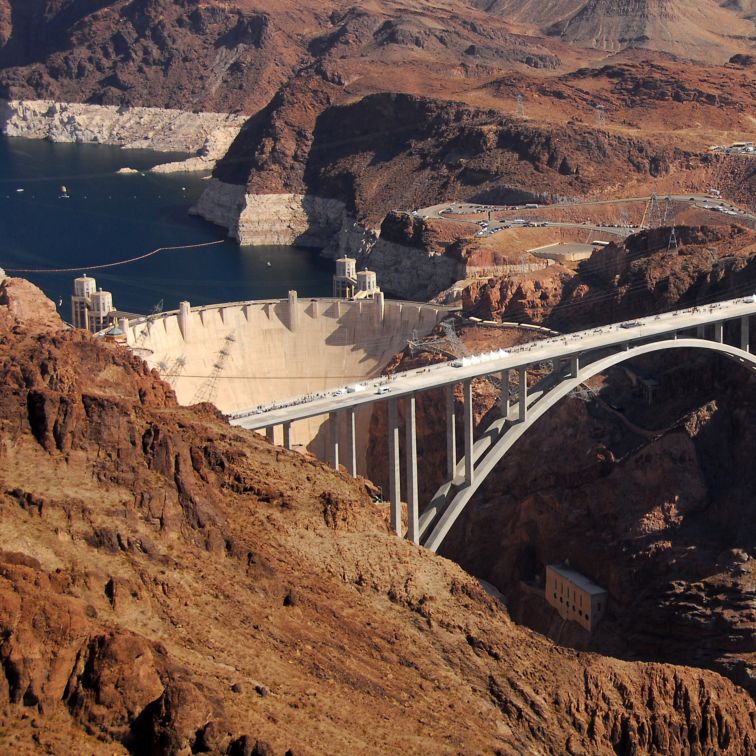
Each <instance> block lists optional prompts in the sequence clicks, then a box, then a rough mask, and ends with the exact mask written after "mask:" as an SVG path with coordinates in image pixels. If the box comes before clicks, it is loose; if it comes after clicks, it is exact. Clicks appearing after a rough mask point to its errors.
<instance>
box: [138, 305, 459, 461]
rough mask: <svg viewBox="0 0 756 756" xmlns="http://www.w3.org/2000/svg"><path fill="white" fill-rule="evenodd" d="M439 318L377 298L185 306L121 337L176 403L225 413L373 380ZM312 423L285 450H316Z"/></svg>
mask: <svg viewBox="0 0 756 756" xmlns="http://www.w3.org/2000/svg"><path fill="white" fill-rule="evenodd" d="M448 314H449V310H448V309H447V308H444V307H440V306H436V305H428V304H419V303H415V302H397V301H387V302H385V303H384V302H383V301H382V300H363V301H356V302H348V301H344V300H336V299H304V300H298V301H297V300H296V298H295V297H294V298H293V300H291V301H287V300H271V301H251V302H235V303H226V304H220V305H213V306H209V307H194V308H189V307H187V306H186V304H184V305H182V309H181V310H178V311H176V312H172V313H165V314H162V315H159V316H157V317H155V318H153V319H142V320H138V321H131V323H130V324H129V327H128V329H127V339H128V344H129V346H131V347H132V349H133V350H134V352H135V354H137V355H138V356H140V357H143V358H144V359H145V360H146V361H147V363H148V364H149V365H150V367H153V368H156V369H157V370H159V372H160V374H161V375H162V376H163V378H164V379H165V380H166V381H168V382H169V383H170V384H171V385H172V386H173V388H174V390H175V391H176V395H177V397H178V400H179V402H180V403H181V404H192V403H194V402H199V401H210V402H212V403H213V404H215V405H216V406H217V407H218V408H219V409H220V410H221V411H222V412H226V413H230V412H236V411H239V410H243V409H248V408H250V407H254V406H256V405H258V404H265V403H269V402H271V401H274V400H276V399H283V398H288V397H291V396H296V395H300V394H306V393H310V392H318V391H323V390H325V389H329V388H333V387H336V386H343V385H346V384H349V383H355V382H357V381H362V380H366V379H369V378H372V377H375V376H378V375H379V374H380V373H381V371H382V370H383V368H384V367H385V366H386V364H387V363H388V362H389V361H390V360H391V358H392V357H393V356H394V355H395V354H396V353H397V352H399V351H401V350H402V349H403V348H404V347H405V346H406V344H407V340H408V339H409V338H411V337H412V335H413V332H417V335H418V336H419V337H422V336H426V335H427V334H429V333H430V332H431V331H432V330H433V328H434V327H435V326H436V324H437V323H439V322H440V321H441V320H443V319H444V318H446V317H447V316H448ZM321 425H322V420H320V419H315V420H313V421H309V422H305V421H303V422H301V423H297V424H295V426H294V427H293V440H294V443H295V444H302V445H305V446H308V448H309V447H310V445H311V444H312V442H313V439H315V438H316V437H318V436H320V437H321V440H320V442H319V444H318V446H320V444H321V443H322V437H323V436H324V434H322V433H319V429H320V426H321ZM361 446H362V445H361ZM312 450H313V451H316V452H322V451H323V449H322V448H321V449H315V448H313V449H312Z"/></svg>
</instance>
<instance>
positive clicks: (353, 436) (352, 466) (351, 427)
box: [346, 407, 357, 478]
mask: <svg viewBox="0 0 756 756" xmlns="http://www.w3.org/2000/svg"><path fill="white" fill-rule="evenodd" d="M356 414H357V413H356V411H355V409H354V407H350V408H349V409H347V410H346V428H347V455H348V456H347V459H346V468H347V472H348V473H349V474H350V475H351V476H352V477H353V478H356V477H357V433H356V430H355V417H356Z"/></svg>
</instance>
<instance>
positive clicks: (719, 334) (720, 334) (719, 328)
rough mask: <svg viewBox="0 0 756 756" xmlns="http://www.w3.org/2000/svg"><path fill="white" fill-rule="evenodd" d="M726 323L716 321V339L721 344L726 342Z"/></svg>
mask: <svg viewBox="0 0 756 756" xmlns="http://www.w3.org/2000/svg"><path fill="white" fill-rule="evenodd" d="M723 326H724V324H723V323H721V322H720V323H714V341H717V342H718V343H720V344H724V327H723Z"/></svg>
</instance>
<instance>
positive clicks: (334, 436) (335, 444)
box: [328, 412, 341, 470]
mask: <svg viewBox="0 0 756 756" xmlns="http://www.w3.org/2000/svg"><path fill="white" fill-rule="evenodd" d="M340 420H341V417H340V415H339V413H338V412H329V413H328V436H329V438H330V440H331V464H332V465H333V469H334V470H338V469H339V451H340V450H339V446H340V441H341V428H340V425H341V423H340V422H339V421H340Z"/></svg>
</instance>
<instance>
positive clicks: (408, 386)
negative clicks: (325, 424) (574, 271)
mask: <svg viewBox="0 0 756 756" xmlns="http://www.w3.org/2000/svg"><path fill="white" fill-rule="evenodd" d="M754 314H756V302H752V301H750V299H743V298H739V299H732V300H728V301H725V302H720V303H717V304H714V305H707V306H704V307H695V308H690V309H687V310H675V311H673V312H668V313H664V314H662V315H654V316H650V317H646V318H639V319H638V320H636V321H633V322H634V323H636V325H634V326H633V327H630V328H627V327H623V326H622V324H620V323H614V324H612V325H607V326H602V327H600V328H592V329H589V330H586V331H577V332H575V333H571V334H567V335H564V336H555V337H552V338H550V339H546V340H544V341H537V342H532V343H530V344H524V345H522V346H520V347H515V348H513V349H510V350H509V351H508V353H507V355H506V356H504V357H500V358H497V359H492V360H489V361H486V362H483V363H479V364H475V365H468V366H465V367H452V365H451V364H450V363H444V364H439V365H432V366H430V367H427V368H421V369H419V370H413V371H408V372H405V373H398V374H396V376H394V377H393V378H392V379H391V380H390V381H389V382H388V383H387V384H385V385H387V386H388V387H389V389H390V391H389V392H387V393H381V394H379V393H377V388H376V386H377V384H376V385H373V386H372V387H371V386H368V389H367V391H366V392H364V393H342V394H340V395H336V394H335V393H334V392H330V393H328V394H326V395H323V396H320V397H317V398H315V399H312V400H309V401H302V402H301V403H295V404H291V405H290V406H285V407H279V408H276V409H271V410H269V411H266V412H261V413H256V412H255V411H254V410H250V411H248V412H239V413H236V414H235V415H234V416H233V417H232V419H231V422H232V423H233V424H234V425H239V426H242V427H244V428H249V429H252V430H255V429H260V428H268V427H271V426H274V425H280V424H283V423H290V422H294V421H296V420H303V419H305V418H309V417H316V416H318V415H325V414H328V413H330V412H337V411H339V410H344V409H347V408H350V407H359V406H362V405H366V404H371V403H373V402H379V401H385V400H386V399H390V398H397V397H403V396H407V395H410V394H413V393H415V392H417V391H427V390H428V389H432V388H441V387H443V386H447V385H449V384H454V383H459V382H460V381H465V380H469V379H472V378H477V377H480V376H483V375H488V374H491V373H497V372H500V371H503V370H513V369H518V368H526V367H527V366H528V365H532V364H533V363H536V362H543V361H548V360H554V359H569V358H571V357H572V356H574V355H579V354H581V353H585V352H592V351H596V350H600V349H605V348H611V347H616V346H618V345H622V344H626V343H627V344H634V343H638V342H641V341H645V340H648V339H655V338H658V337H659V336H663V335H666V334H672V333H676V332H679V331H686V330H689V329H693V328H697V327H698V326H708V325H713V324H715V323H721V322H723V321H725V320H734V319H736V318H740V317H744V316H749V315H754Z"/></svg>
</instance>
